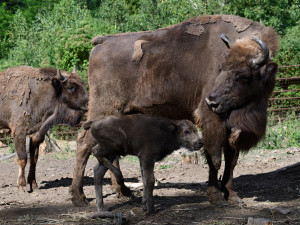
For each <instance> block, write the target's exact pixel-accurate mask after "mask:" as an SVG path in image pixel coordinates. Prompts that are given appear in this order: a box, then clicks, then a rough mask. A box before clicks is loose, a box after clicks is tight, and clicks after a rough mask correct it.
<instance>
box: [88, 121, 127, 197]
mask: <svg viewBox="0 0 300 225" xmlns="http://www.w3.org/2000/svg"><path fill="white" fill-rule="evenodd" d="M95 126H96V127H97V128H94V129H93V131H92V132H93V136H94V137H95V139H97V140H98V141H99V142H100V143H101V147H99V146H98V147H97V148H96V147H95V148H94V150H93V153H94V155H95V156H96V157H97V156H98V158H99V157H103V156H107V155H109V154H114V153H116V154H118V152H119V151H123V150H124V149H123V148H124V147H125V148H126V145H125V146H124V143H125V142H126V138H127V137H126V134H125V133H124V131H123V130H122V129H120V128H119V127H115V126H111V125H110V124H107V123H102V122H100V123H96V125H95ZM107 166H108V169H109V170H110V177H111V181H112V190H113V191H115V192H116V193H117V194H118V196H119V197H122V196H132V193H131V191H130V189H129V188H127V187H126V186H125V184H124V179H123V177H122V178H121V176H119V177H116V176H118V174H119V173H121V170H120V164H119V159H118V158H116V159H115V160H114V162H113V166H112V165H107ZM109 166H110V167H109ZM111 166H112V167H111Z"/></svg>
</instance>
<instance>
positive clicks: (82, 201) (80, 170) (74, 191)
mask: <svg viewBox="0 0 300 225" xmlns="http://www.w3.org/2000/svg"><path fill="white" fill-rule="evenodd" d="M95 145H96V141H95V139H94V138H93V137H92V135H91V133H90V131H85V130H84V131H82V133H81V134H80V135H79V136H78V138H77V146H78V147H77V149H78V150H77V154H76V165H75V168H74V172H73V181H72V185H71V187H70V189H69V191H70V194H71V195H72V197H71V200H72V202H73V204H74V205H75V206H84V205H87V204H89V203H88V201H87V200H86V197H85V194H84V192H83V176H84V171H85V167H86V164H87V161H88V159H89V156H90V155H91V152H92V151H91V149H92V147H93V146H95Z"/></svg>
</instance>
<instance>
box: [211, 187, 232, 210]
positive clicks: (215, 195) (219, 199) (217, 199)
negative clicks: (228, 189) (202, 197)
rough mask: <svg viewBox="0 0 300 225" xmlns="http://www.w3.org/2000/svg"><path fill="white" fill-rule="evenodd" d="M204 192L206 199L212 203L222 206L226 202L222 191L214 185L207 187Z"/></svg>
mask: <svg viewBox="0 0 300 225" xmlns="http://www.w3.org/2000/svg"><path fill="white" fill-rule="evenodd" d="M206 194H207V197H208V201H209V202H210V203H211V204H213V205H217V206H223V205H226V204H227V202H226V201H225V199H224V196H223V194H222V192H221V191H220V190H219V189H217V188H216V187H213V186H212V187H208V188H207V189H206Z"/></svg>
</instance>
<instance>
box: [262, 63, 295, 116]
mask: <svg viewBox="0 0 300 225" xmlns="http://www.w3.org/2000/svg"><path fill="white" fill-rule="evenodd" d="M268 112H269V114H270V113H272V114H273V115H275V116H276V117H277V118H278V119H285V118H286V117H287V115H288V114H294V115H295V116H297V117H299V114H300V65H291V66H280V67H279V71H278V78H276V84H275V89H274V91H273V94H272V96H271V97H270V98H269V108H268Z"/></svg>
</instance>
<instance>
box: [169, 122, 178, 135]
mask: <svg viewBox="0 0 300 225" xmlns="http://www.w3.org/2000/svg"><path fill="white" fill-rule="evenodd" d="M178 129H179V128H178V126H177V125H176V124H174V123H173V124H171V125H169V126H168V130H169V131H170V132H171V133H177V131H178Z"/></svg>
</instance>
